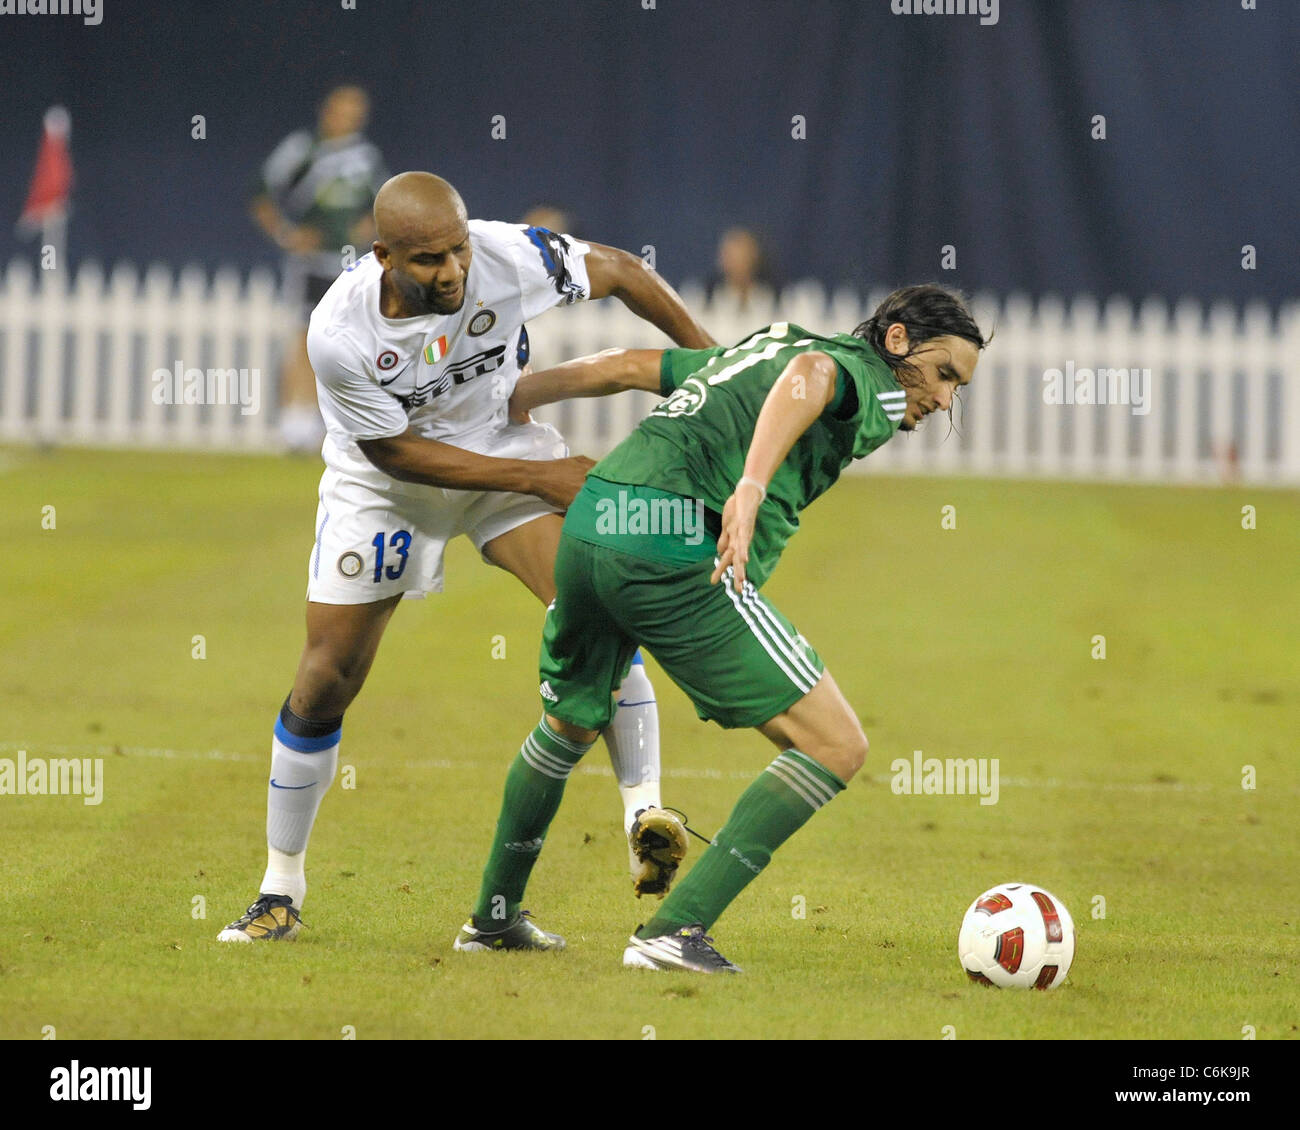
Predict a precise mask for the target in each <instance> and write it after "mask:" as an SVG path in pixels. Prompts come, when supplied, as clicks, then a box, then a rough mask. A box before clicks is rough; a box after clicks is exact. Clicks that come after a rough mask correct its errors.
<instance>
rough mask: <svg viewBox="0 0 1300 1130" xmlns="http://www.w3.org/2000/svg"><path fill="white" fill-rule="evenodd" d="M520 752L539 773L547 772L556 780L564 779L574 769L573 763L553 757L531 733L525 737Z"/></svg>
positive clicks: (547, 774)
mask: <svg viewBox="0 0 1300 1130" xmlns="http://www.w3.org/2000/svg"><path fill="white" fill-rule="evenodd" d="M519 753H520V755H521V756H522V757H523V759H524V760H525V761H526V762H528V764H529V765H531V766H532V767H533V768H534V769H536V770H537V771H538V772H539V773H545V774H546V776H548V777H554V778H555V779H556V780H563V779H564V778H565V777H567V776H568V775H569V774H570V773H571V772H572V771H573V766H572V765H570V764H568V763H567V762H565V761H561V760H560V759H559V758H558V757H553V756H552V755H551V754H549V753H547V752H546V750H544V749H542V748H541V746H539V745H538V744H537V743H536V742H535V741H533V738H532V735H531V734H530V735H529V736H528V737H526V738H525V739H524V744H523V746H521V747H520V750H519Z"/></svg>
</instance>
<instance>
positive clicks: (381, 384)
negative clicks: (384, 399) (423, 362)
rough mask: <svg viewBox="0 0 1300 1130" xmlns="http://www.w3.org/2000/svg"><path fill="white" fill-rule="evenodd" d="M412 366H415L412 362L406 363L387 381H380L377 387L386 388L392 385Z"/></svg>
mask: <svg viewBox="0 0 1300 1130" xmlns="http://www.w3.org/2000/svg"><path fill="white" fill-rule="evenodd" d="M414 364H415V362H414V361H408V362H407V363H406V364H405V365H403V366H402V367H401V368H400V369H398V370H397V372H395V373H394V374H393V375H392V376H391V377H389V378H388V380H386V381H380V382H379V387H380V388H387V387H388V386H389V385H390V384H392V383H393V382H394V381H395V380H397V378H398V377H400V376H401V375H402V374H403V373H404V372H406V370H407V369H409V368H410V367H411V366H412V365H414Z"/></svg>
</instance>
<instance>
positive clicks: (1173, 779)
mask: <svg viewBox="0 0 1300 1130" xmlns="http://www.w3.org/2000/svg"><path fill="white" fill-rule="evenodd" d="M318 472H319V468H318V465H317V464H316V463H315V462H314V461H305V462H288V461H282V460H277V459H268V458H254V457H248V458H236V457H215V456H199V455H146V454H138V453H135V454H127V453H109V452H69V451H58V452H53V453H39V452H36V451H32V450H27V449H7V450H4V451H0V497H3V499H4V504H3V507H2V508H0V534H2V535H3V544H4V546H5V548H6V550H7V563H8V568H7V570H6V573H7V575H6V578H5V580H4V583H3V592H4V599H3V602H0V743H3V746H2V748H0V757H5V758H16V756H17V751H18V750H26V751H27V755H28V757H31V758H35V757H55V756H61V755H62V756H81V757H102V758H103V760H104V781H105V785H104V796H103V802H102V804H99V805H97V806H88V805H85V804H83V802H82V800H81V798H78V797H70V796H55V797H17V796H0V828H3V844H4V850H3V853H0V1037H4V1038H22V1039H39V1038H40V1037H41V1034H42V1030H43V1028H45V1026H53V1027H54V1028H55V1030H56V1032H57V1036H58V1038H59V1039H77V1038H190V1037H217V1038H222V1037H238V1036H242V1035H245V1034H246V1033H247V1023H248V1018H249V1017H250V1015H254V1014H255V1015H256V1017H257V1032H256V1034H257V1035H260V1036H266V1037H285V1038H295V1039H310V1038H319V1039H338V1038H340V1036H341V1035H342V1034H343V1031H344V1028H345V1026H352V1027H353V1028H354V1029H355V1033H356V1036H357V1038H359V1039H370V1038H384V1037H408V1038H410V1037H414V1038H425V1037H454V1038H468V1037H506V1036H527V1037H547V1038H566V1037H596V1038H624V1039H630V1040H638V1039H642V1038H644V1037H647V1036H649V1035H651V1034H653V1035H655V1036H657V1037H658V1038H660V1039H669V1038H688V1037H720V1038H721V1037H757V1038H768V1037H780V1038H811V1037H868V1038H887V1039H938V1038H940V1037H941V1035H943V1033H944V1030H945V1026H951V1027H952V1029H954V1030H955V1034H956V1036H957V1038H959V1039H981V1038H1010V1037H1031V1038H1054V1037H1068V1038H1098V1039H1109V1038H1116V1037H1136V1038H1155V1039H1170V1038H1175V1039H1176V1038H1188V1037H1197V1038H1214V1039H1228V1040H1233V1039H1240V1038H1241V1036H1242V1030H1243V1026H1245V1025H1250V1026H1253V1027H1254V1028H1255V1030H1256V1032H1257V1034H1258V1038H1260V1039H1295V1038H1296V1037H1297V1035H1298V1032H1297V1025H1300V985H1298V984H1297V981H1298V979H1300V965H1298V964H1297V961H1296V958H1297V955H1298V954H1300V918H1298V917H1297V916H1298V915H1300V833H1298V832H1297V828H1296V810H1297V805H1298V804H1300V768H1298V767H1297V759H1296V752H1297V749H1296V739H1297V735H1298V734H1300V686H1298V683H1300V680H1298V679H1297V671H1298V664H1297V660H1296V641H1297V639H1298V638H1300V601H1297V600H1296V595H1295V583H1296V564H1297V562H1298V561H1300V496H1298V495H1297V494H1296V493H1288V492H1281V491H1267V490H1259V489H1244V488H1221V489H1203V490H1200V489H1198V490H1192V489H1173V488H1167V489H1157V488H1151V489H1147V488H1137V487H1128V486H1103V485H1078V484H1067V483H1051V484H1034V483H1019V482H994V481H982V480H911V479H903V478H898V479H861V478H857V479H850V480H847V481H844V482H842V483H841V484H840V485H839V486H838V487H837V488H836V489H835V490H834V491H832V492H831V494H830V495H829V496H828V497H827V498H825V499H823V500H822V501H820V502H818V503H817V504H816V505H814V506H813V507H812V508H811V509H810V510H809V511H808V513H807V516H806V520H805V529H804V532H803V533H802V534H801V535H800V536H799V537H798V538H797V539H796V540H795V541H794V543H793V544H792V545H791V547H790V549H789V551H788V552H787V554H786V556H785V559H784V561H783V563H782V566H781V568H780V569H779V570H778V572H777V574H776V576H775V577H774V578H773V580H772V581H771V583H770V585H769V586H768V587H767V589H766V590H765V591H766V592H767V594H768V595H769V596H770V597H771V598H772V599H773V601H774V602H775V603H776V604H777V605H778V606H780V607H781V608H782V610H783V611H785V612H786V613H787V615H789V616H790V617H791V618H792V619H793V620H794V622H795V623H796V624H797V625H798V626H799V628H800V630H801V631H802V632H803V633H804V634H805V635H806V636H807V637H808V639H809V640H811V641H812V643H813V644H814V645H815V646H816V647H817V648H818V650H819V651H820V653H821V654H822V656H823V657H824V658H825V659H826V662H827V665H828V667H829V668H830V670H831V671H832V672H833V673H834V674H835V676H836V678H837V679H838V681H839V683H840V685H841V686H842V687H843V689H844V691H845V693H846V694H847V696H848V698H849V700H850V701H851V702H852V703H854V705H855V707H856V708H857V710H858V712H859V713H860V715H861V717H862V719H863V723H864V726H865V729H866V731H867V734H868V736H869V737H870V739H871V742H872V757H871V760H870V762H869V764H868V767H867V769H866V770H865V771H864V773H863V775H862V776H860V777H859V778H858V779H857V781H856V782H855V783H854V784H853V786H852V787H850V789H849V790H848V791H847V792H846V793H844V794H843V795H842V796H841V797H840V798H838V799H837V800H836V801H835V803H834V804H833V805H831V806H829V807H828V808H827V809H826V810H825V811H823V812H822V813H820V814H819V815H818V816H817V817H816V818H815V819H814V820H813V821H812V822H811V823H810V824H809V825H808V826H807V827H806V828H805V829H804V830H803V831H802V832H801V833H800V834H799V835H797V836H796V837H795V838H794V839H793V840H791V841H790V843H789V844H787V845H786V847H785V848H783V849H782V850H781V852H779V853H778V854H777V856H776V857H775V859H774V861H773V863H772V865H771V866H770V868H769V869H768V870H767V872H766V873H765V874H764V875H762V876H761V877H760V878H759V879H758V880H757V881H756V882H755V883H753V884H752V885H751V886H750V888H749V889H748V890H747V891H745V892H744V894H743V895H742V896H741V897H740V898H739V899H738V900H737V902H736V903H734V904H733V905H732V907H731V908H730V910H729V911H728V912H727V914H726V915H725V916H724V917H723V918H722V920H721V921H720V922H719V923H718V925H717V926H716V928H715V930H714V933H715V936H716V937H717V940H718V945H719V948H720V949H721V950H722V951H723V952H724V953H725V954H726V955H727V956H728V957H730V958H731V959H732V960H734V961H736V962H737V963H738V964H740V965H742V966H744V967H745V968H746V970H747V972H746V975H745V976H743V977H739V978H726V979H723V978H690V977H688V976H685V975H682V976H677V975H652V974H646V973H638V972H635V971H625V970H623V969H622V968H621V967H620V965H619V958H620V955H621V952H622V945H623V941H624V939H625V937H626V935H627V934H628V932H629V931H630V930H631V929H632V928H633V927H635V926H636V925H637V923H638V922H640V921H642V920H643V919H644V918H645V917H646V916H647V911H648V908H647V907H646V906H644V905H642V904H638V903H637V902H636V900H635V899H633V897H632V895H631V890H630V885H629V883H628V880H627V874H626V847H625V844H624V841H623V839H622V835H621V828H620V826H619V817H620V813H621V809H620V806H619V803H618V796H617V792H616V790H615V786H614V781H613V778H612V776H611V775H610V771H609V767H608V760H607V758H606V756H605V753H604V749H603V746H598V747H597V748H596V749H593V751H592V753H591V754H590V755H589V756H588V759H587V762H586V763H585V764H584V766H583V767H581V768H580V769H579V771H578V772H577V773H575V775H574V777H573V779H572V781H571V784H570V786H569V790H568V794H567V796H566V800H565V804H564V806H563V807H562V808H561V810H560V814H559V816H558V818H557V820H556V822H555V824H554V825H553V827H552V830H551V834H550V838H549V840H548V844H547V849H546V851H545V852H544V854H543V856H542V859H541V862H540V864H539V866H538V869H537V872H536V874H535V879H534V882H533V884H532V886H531V888H530V890H529V895H528V905H529V906H530V908H531V909H532V910H533V911H534V913H535V915H536V916H537V918H538V920H539V921H540V922H541V923H542V924H543V925H544V926H546V927H547V928H549V929H554V930H558V931H559V932H561V933H563V934H565V935H566V936H567V937H568V939H569V949H568V951H567V952H565V953H563V954H558V955H552V954H543V955H506V956H502V957H496V956H487V955H481V956H477V957H472V956H467V955H460V954H454V953H452V951H451V941H452V938H453V937H454V935H455V932H456V930H457V928H458V927H459V925H460V924H461V922H462V921H463V920H464V918H465V915H466V913H467V911H468V908H469V905H470V902H471V900H472V898H473V896H474V894H475V892H476V890H477V885H478V879H479V872H480V868H481V865H482V861H483V857H484V855H485V851H486V845H487V841H488V838H489V836H490V833H491V829H492V825H493V822H494V820H495V817H496V812H497V807H498V800H499V790H500V788H501V785H502V782H503V779H504V773H505V769H506V766H507V765H508V764H509V762H510V760H511V758H512V757H513V756H514V754H515V751H516V750H517V749H518V747H519V743H520V741H521V740H522V739H523V737H524V735H525V734H526V733H527V732H528V730H529V729H530V728H531V727H532V725H533V724H534V723H535V721H536V718H537V715H538V710H539V704H538V700H537V697H536V693H535V688H536V655H537V643H538V637H539V632H540V626H541V614H542V610H541V608H540V607H539V606H538V605H537V604H536V603H535V602H534V601H533V599H532V598H531V597H530V596H529V595H528V594H527V593H526V592H525V591H524V590H523V589H522V588H521V587H520V586H519V585H518V584H517V582H515V581H514V580H513V578H510V577H508V576H507V575H506V574H504V573H500V572H498V571H496V570H493V569H490V568H488V567H486V566H484V565H482V564H480V563H479V562H478V561H477V559H476V556H475V554H474V553H473V550H472V548H471V547H470V546H469V544H468V543H467V542H465V541H464V540H463V539H462V540H461V541H460V542H458V543H457V544H456V545H455V546H454V547H453V550H452V552H451V553H450V554H449V559H448V563H447V583H448V592H447V593H446V594H445V595H444V596H443V597H441V598H437V599H431V600H428V601H425V602H407V603H406V604H405V605H404V606H403V607H402V608H400V609H399V612H398V614H397V616H396V618H395V620H394V622H393V624H392V626H391V628H390V630H389V634H388V638H387V639H386V641H385V644H384V646H383V648H382V649H381V651H380V655H379V659H378V661H377V663H376V665H375V668H374V671H373V673H372V675H371V677H370V680H369V682H368V684H367V686H366V688H365V690H364V691H363V692H362V694H361V697H360V698H359V700H358V701H357V703H356V704H355V705H354V707H353V708H352V710H351V711H350V712H349V714H348V717H347V721H346V723H345V726H344V744H343V748H342V751H341V754H340V765H341V766H352V767H354V775H355V787H354V788H352V789H347V788H343V787H342V784H341V780H340V781H336V783H335V785H334V787H333V789H332V790H331V792H330V794H329V796H328V797H327V799H326V801H325V804H324V807H323V809H322V813H321V817H320V819H319V821H318V823H317V825H316V831H315V834H314V837H313V841H312V847H311V852H310V855H309V865H308V880H309V882H310V883H311V890H310V893H309V894H308V897H307V901H306V907H305V919H306V921H307V922H308V923H309V924H310V926H311V928H310V929H308V930H306V931H304V932H303V935H302V937H301V939H300V940H299V941H297V942H296V943H293V944H284V945H278V946H251V947H234V948H228V947H219V946H218V945H217V943H216V942H215V940H214V938H215V935H216V932H217V931H218V930H219V929H220V927H221V926H222V925H224V924H225V923H226V922H228V921H230V920H231V919H233V918H235V917H237V916H238V914H239V913H240V912H241V911H242V910H243V908H244V906H245V905H246V904H247V903H248V902H249V901H251V898H252V897H253V894H254V892H255V889H256V884H257V881H258V880H259V878H260V877H261V873H262V867H263V863H264V821H265V815H264V813H265V809H264V805H265V789H266V783H265V782H266V768H267V762H268V754H269V738H270V731H271V726H272V723H273V721H274V718H275V714H276V711H277V710H278V708H279V705H280V703H281V702H282V701H283V698H284V695H285V694H286V692H287V691H288V688H289V686H290V684H291V681H292V677H293V672H294V668H295V665H296V662H297V657H298V652H299V649H300V647H301V644H302V599H303V591H304V585H305V579H304V577H305V573H304V568H305V563H306V559H307V555H308V552H309V549H310V547H311V542H312V536H313V530H312V519H313V515H314V510H315V495H316V481H317V478H318ZM1246 504H1251V505H1254V506H1255V507H1256V508H1257V512H1258V528H1257V529H1255V530H1251V531H1247V530H1243V529H1242V526H1241V507H1242V506H1243V505H1246ZM945 505H952V506H955V507H956V513H957V529H955V530H943V529H941V528H940V508H941V507H943V506H945ZM46 506H53V507H54V508H55V510H54V516H55V523H56V528H54V529H43V528H42V513H43V510H42V508H43V507H46ZM498 635H500V636H504V637H505V640H506V656H505V658H503V659H494V658H493V657H492V651H493V642H492V641H493V637H494V636H498ZM1098 635H1102V636H1105V641H1106V658H1105V659H1094V658H1092V650H1093V637H1094V636H1098ZM195 636H202V637H204V646H205V649H206V658H202V659H196V658H193V657H192V653H193V650H194V648H195V643H194V637H195ZM649 669H650V673H651V677H652V678H654V679H655V681H656V687H657V689H658V691H659V699H660V710H661V718H662V726H663V749H664V764H665V768H666V777H665V782H664V799H665V802H666V803H669V804H675V805H677V806H678V807H680V808H682V809H684V810H685V811H686V812H687V813H689V815H690V818H691V822H692V824H693V825H694V826H696V827H698V828H700V829H702V830H704V831H705V832H706V833H707V832H713V831H715V830H716V829H717V828H718V827H719V826H720V825H721V823H722V822H723V820H724V819H725V817H726V814H727V812H728V811H729V809H730V807H731V804H732V802H733V801H734V800H735V798H736V797H737V796H738V795H739V793H740V791H741V790H742V788H743V787H744V783H745V781H746V779H748V778H749V777H752V775H753V774H755V773H756V772H758V771H759V770H760V769H761V768H762V767H763V766H764V765H765V764H766V763H767V762H768V761H769V760H770V758H771V756H772V750H771V748H770V747H769V746H768V745H767V743H766V742H765V741H763V739H761V738H759V737H758V736H757V735H755V734H753V733H750V732H741V733H731V734H729V733H725V732H723V731H721V730H719V729H718V728H717V727H716V726H705V725H703V724H701V723H699V722H698V721H697V720H696V719H695V716H694V712H693V710H692V709H691V707H690V704H689V703H688V701H687V699H686V698H685V696H683V695H682V694H681V693H680V692H679V691H677V689H676V688H675V687H673V686H672V685H671V684H670V683H669V681H668V679H667V677H666V676H664V675H663V674H662V672H659V671H658V670H657V668H655V667H654V666H653V664H651V665H650V668H649ZM917 749H920V750H923V751H924V752H925V755H926V756H933V757H939V758H946V757H961V758H964V757H977V758H979V757H987V758H998V759H999V762H1000V771H1001V789H1000V796H999V800H998V803H997V804H995V805H989V806H982V805H980V804H979V803H978V800H977V798H975V797H972V796H900V795H895V794H894V793H893V792H892V791H891V789H890V786H889V764H890V762H891V761H892V760H893V759H894V758H897V757H904V758H910V757H911V755H912V751H913V750H917ZM1245 766H1253V767H1254V771H1255V778H1256V787H1255V788H1254V789H1250V790H1248V789H1244V788H1243V787H1242V782H1243V772H1244V769H1243V767H1245ZM699 846H700V845H699V844H698V842H696V843H694V846H693V849H692V850H693V855H692V857H690V858H694V857H695V856H694V849H695V848H698V847H699ZM688 863H689V858H688ZM1018 879H1019V880H1023V881H1028V882H1034V883H1038V884H1041V885H1043V886H1046V887H1047V888H1049V889H1050V890H1052V891H1053V892H1055V893H1056V894H1057V895H1058V896H1060V897H1061V898H1062V899H1063V900H1064V901H1065V903H1066V905H1067V906H1068V907H1069V909H1070V910H1071V911H1072V912H1073V914H1074V917H1075V920H1076V922H1077V924H1078V952H1077V955H1076V958H1075V963H1074V967H1073V969H1072V970H1071V973H1070V977H1069V981H1068V983H1067V984H1066V985H1065V986H1064V987H1062V988H1061V989H1060V990H1059V991H1056V992H1052V993H1048V994H1042V993H1013V992H1001V991H994V990H989V989H984V988H980V987H979V986H975V985H972V984H969V983H968V982H967V980H966V978H965V976H964V975H963V974H962V972H961V970H960V969H959V968H958V964H957V959H956V933H957V927H958V924H959V922H960V919H961V916H962V913H963V911H964V910H965V908H966V906H967V905H968V904H969V903H970V901H971V900H972V899H973V898H974V897H975V896H976V895H977V894H978V893H979V892H980V891H982V890H984V889H985V888H987V887H989V886H992V885H994V884H996V883H1000V882H1009V881H1015V880H1018ZM797 896H802V900H803V901H804V903H805V904H806V916H805V917H803V918H800V917H796V916H795V914H794V913H793V908H795V907H797V905H798V901H799V900H798V898H797ZM1098 898H1101V899H1104V917H1102V916H1099V911H1100V908H1101V905H1102V904H1101V903H1099V902H1098V901H1097V900H1098ZM651 1029H653V1032H651Z"/></svg>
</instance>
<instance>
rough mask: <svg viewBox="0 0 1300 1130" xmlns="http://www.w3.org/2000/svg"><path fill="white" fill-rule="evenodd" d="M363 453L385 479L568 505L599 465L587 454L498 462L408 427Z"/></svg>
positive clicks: (366, 445)
mask: <svg viewBox="0 0 1300 1130" xmlns="http://www.w3.org/2000/svg"><path fill="white" fill-rule="evenodd" d="M357 446H358V447H359V448H361V451H362V453H363V454H364V455H365V457H366V458H367V459H369V460H370V462H371V463H373V464H374V465H375V466H376V467H378V468H379V469H380V470H381V471H383V472H384V474H386V475H391V476H392V477H393V478H395V479H401V480H402V481H403V482H408V483H424V484H425V485H426V486H431V487H450V488H452V489H455V490H509V491H517V492H519V493H520V494H535V495H536V496H537V497H538V498H540V499H542V500H543V501H545V502H549V503H550V504H551V505H552V506H559V507H562V508H563V507H567V506H568V505H569V503H571V502H572V501H573V499H574V496H575V495H576V494H577V493H578V491H579V490H580V489H581V487H582V480H583V479H585V478H586V477H587V472H588V471H589V470H590V469H591V468H592V467H594V466H595V465H596V464H595V463H594V462H593V461H592V460H590V459H588V458H587V457H586V456H585V455H576V456H571V457H570V458H568V459H497V458H494V457H493V456H491V455H479V454H478V453H477V452H473V451H466V450H464V449H463V448H460V447H453V446H452V445H451V444H449V443H439V442H438V441H437V440H435V439H426V438H425V437H424V436H421V435H418V434H417V433H416V432H414V431H412V430H411V429H410V428H408V429H407V430H406V431H404V432H402V434H401V435H396V436H390V437H388V438H387V439H363V440H358V441H357Z"/></svg>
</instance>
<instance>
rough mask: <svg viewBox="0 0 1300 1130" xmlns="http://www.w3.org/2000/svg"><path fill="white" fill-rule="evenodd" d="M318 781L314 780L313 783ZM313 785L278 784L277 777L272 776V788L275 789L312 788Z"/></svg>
mask: <svg viewBox="0 0 1300 1130" xmlns="http://www.w3.org/2000/svg"><path fill="white" fill-rule="evenodd" d="M316 783H317V782H315V781H313V782H312V783H311V785H314V784H316ZM311 785H277V784H276V783H275V778H274V777H272V778H271V788H273V789H310V788H311Z"/></svg>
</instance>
